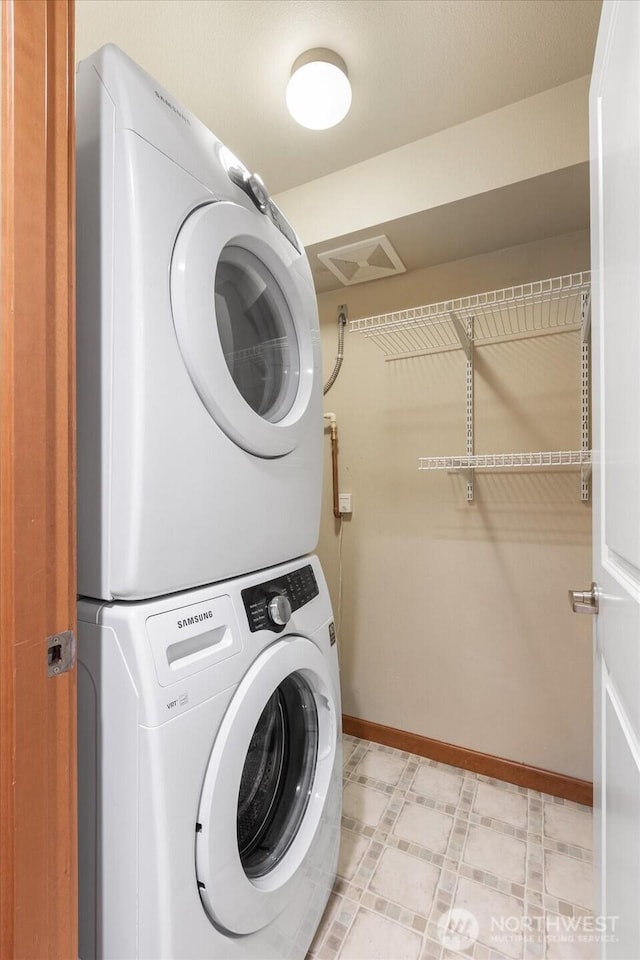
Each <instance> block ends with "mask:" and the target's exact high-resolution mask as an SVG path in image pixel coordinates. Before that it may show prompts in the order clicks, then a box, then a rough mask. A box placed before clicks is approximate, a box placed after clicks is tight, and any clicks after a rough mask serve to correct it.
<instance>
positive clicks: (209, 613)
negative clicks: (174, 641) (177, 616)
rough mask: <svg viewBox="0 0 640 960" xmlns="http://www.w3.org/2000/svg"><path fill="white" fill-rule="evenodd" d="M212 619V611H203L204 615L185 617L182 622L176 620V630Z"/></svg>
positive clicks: (197, 614)
mask: <svg viewBox="0 0 640 960" xmlns="http://www.w3.org/2000/svg"><path fill="white" fill-rule="evenodd" d="M212 617H213V610H205V611H204V613H195V614H194V615H193V616H192V617H185V618H184V620H178V630H182V629H183V627H192V626H193V624H194V623H201V621H202V620H210V619H211V618H212Z"/></svg>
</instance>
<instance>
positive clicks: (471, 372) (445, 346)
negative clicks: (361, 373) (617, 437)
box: [350, 271, 591, 503]
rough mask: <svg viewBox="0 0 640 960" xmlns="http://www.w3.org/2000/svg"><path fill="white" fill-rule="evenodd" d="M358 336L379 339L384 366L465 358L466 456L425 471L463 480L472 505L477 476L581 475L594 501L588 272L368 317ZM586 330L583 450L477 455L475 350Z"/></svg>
mask: <svg viewBox="0 0 640 960" xmlns="http://www.w3.org/2000/svg"><path fill="white" fill-rule="evenodd" d="M350 330H351V332H352V333H361V334H363V335H364V336H365V337H367V338H369V339H371V340H373V342H374V343H375V344H376V346H377V347H379V349H380V350H381V351H382V353H383V354H384V358H385V360H401V359H407V358H410V357H420V356H428V355H430V354H436V353H442V352H444V351H448V350H462V351H463V353H464V355H465V357H466V381H465V384H466V386H465V394H466V438H465V439H466V443H465V448H466V454H465V455H464V456H455V457H420V458H419V460H418V469H420V470H447V471H453V472H457V473H460V472H461V473H463V475H464V476H465V479H466V488H467V501H468V502H469V503H472V502H473V498H474V475H475V471H476V470H510V469H532V468H547V469H549V468H554V469H555V468H558V467H560V468H573V469H579V471H580V498H581V500H582V501H584V502H586V501H588V500H589V498H590V495H591V490H590V481H591V450H590V442H591V421H590V402H591V384H590V366H591V351H590V332H591V274H590V273H589V272H588V271H584V272H582V273H572V274H568V275H567V276H564V277H552V278H551V279H549V280H538V281H535V282H533V283H526V284H522V285H520V286H517V287H509V288H506V289H504V290H492V291H490V292H488V293H480V294H476V295H475V296H471V297H461V298H459V299H457V300H448V301H444V302H442V303H431V304H426V305H424V306H420V307H413V308H411V309H409V310H400V311H395V312H393V313H385V314H379V315H377V316H371V317H364V318H363V319H360V320H352V321H351V322H350ZM572 330H573V331H580V359H581V374H580V380H581V428H580V450H554V451H546V452H541V451H538V452H533V453H497V454H475V452H474V425H475V391H474V380H475V368H474V353H475V348H476V346H482V345H485V344H491V343H499V342H501V341H504V340H518V339H524V338H529V337H540V336H548V335H551V334H559V333H566V332H569V331H572Z"/></svg>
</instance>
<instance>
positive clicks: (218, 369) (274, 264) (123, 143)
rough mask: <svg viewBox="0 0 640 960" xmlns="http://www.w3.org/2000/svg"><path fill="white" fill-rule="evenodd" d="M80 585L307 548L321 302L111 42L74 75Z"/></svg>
mask: <svg viewBox="0 0 640 960" xmlns="http://www.w3.org/2000/svg"><path fill="white" fill-rule="evenodd" d="M77 251H78V265H77V267H78V269H77V287H78V295H77V314H78V325H77V344H78V364H77V366H78V530H79V545H78V589H79V592H80V593H81V594H83V595H85V596H89V597H94V598H102V599H106V600H111V599H125V600H135V599H144V598H147V597H152V596H159V595H162V594H167V593H172V592H175V591H178V590H184V589H188V588H190V587H194V586H198V585H201V584H206V583H212V582H214V581H216V580H220V579H223V578H227V577H231V576H234V575H237V574H242V573H245V572H247V571H249V570H257V569H261V568H265V567H267V566H270V565H273V564H275V563H279V562H282V561H285V560H289V559H292V558H294V557H297V556H301V555H304V554H306V553H309V552H310V551H312V550H313V549H315V546H316V543H317V539H318V530H319V523H320V494H321V482H322V412H321V398H322V377H321V366H320V347H319V326H318V314H317V307H316V296H315V291H314V288H313V282H312V278H311V271H310V269H309V264H308V261H307V257H306V255H305V253H304V249H303V247H302V244H301V243H300V240H299V239H298V237H297V236H296V234H295V232H294V231H293V230H292V228H291V227H290V225H289V224H288V223H287V221H286V219H285V217H284V216H283V215H282V213H281V211H280V210H279V209H278V208H277V207H276V205H275V204H274V203H273V201H272V200H271V199H270V197H269V195H268V193H267V190H266V188H265V187H264V185H263V184H262V183H261V181H260V180H259V178H258V177H256V176H254V175H251V174H249V172H248V171H247V170H246V169H245V168H244V167H243V165H242V164H241V163H240V162H239V161H238V160H237V159H236V158H235V157H234V156H233V155H232V154H230V153H229V152H228V151H227V150H226V149H225V148H224V147H223V145H222V144H221V143H220V141H219V140H218V139H217V138H216V137H215V136H214V135H213V134H212V133H211V132H210V131H209V130H208V129H207V128H206V127H205V126H204V125H203V124H202V123H200V121H199V120H198V119H197V118H196V117H195V116H193V115H192V114H191V113H190V112H189V111H188V110H187V109H186V108H185V107H183V106H182V105H181V104H180V103H178V101H177V100H176V99H175V98H174V97H172V96H171V95H170V94H169V93H168V92H167V91H166V90H164V89H163V88H162V87H161V86H160V85H159V84H157V83H156V82H155V81H154V80H153V79H152V78H151V77H150V76H148V74H146V73H145V72H144V71H143V70H141V69H140V68H139V67H138V66H137V65H136V64H134V63H133V62H132V61H131V60H130V59H129V58H128V57H127V56H126V55H125V54H124V53H123V52H122V51H121V50H119V49H118V48H117V47H115V46H113V45H108V46H106V47H103V48H102V49H101V50H99V51H98V52H97V53H96V54H94V55H93V56H91V57H89V58H88V59H86V60H83V61H82V62H81V63H80V65H79V67H78V75H77Z"/></svg>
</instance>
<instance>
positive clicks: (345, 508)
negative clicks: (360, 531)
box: [338, 493, 353, 513]
mask: <svg viewBox="0 0 640 960" xmlns="http://www.w3.org/2000/svg"><path fill="white" fill-rule="evenodd" d="M338 509H339V510H340V513H353V496H352V494H350V493H341V494H339V495H338Z"/></svg>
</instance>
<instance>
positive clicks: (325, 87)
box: [287, 47, 351, 130]
mask: <svg viewBox="0 0 640 960" xmlns="http://www.w3.org/2000/svg"><path fill="white" fill-rule="evenodd" d="M350 106H351V84H350V83H349V77H348V73H347V65H346V63H345V62H344V60H343V59H342V57H340V56H338V54H337V53H334V52H333V50H327V49H326V48H325V47H317V48H316V49H314V50H307V52H306V53H303V54H301V56H299V57H298V59H297V60H296V61H295V63H294V64H293V67H292V68H291V79H290V80H289V83H288V84H287V107H288V109H289V113H290V114H291V116H292V117H293V119H294V120H295V121H296V122H297V123H299V124H300V125H301V126H303V127H307V128H308V129H309V130H328V129H329V127H335V125H336V124H337V123H340V121H341V120H344V118H345V117H346V115H347V113H348V112H349V107H350Z"/></svg>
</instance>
